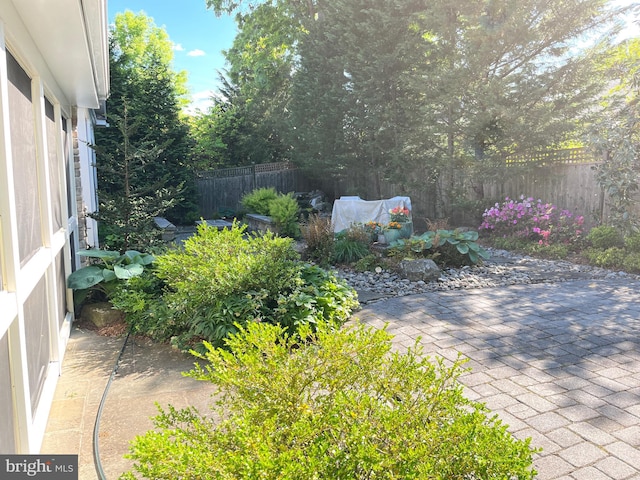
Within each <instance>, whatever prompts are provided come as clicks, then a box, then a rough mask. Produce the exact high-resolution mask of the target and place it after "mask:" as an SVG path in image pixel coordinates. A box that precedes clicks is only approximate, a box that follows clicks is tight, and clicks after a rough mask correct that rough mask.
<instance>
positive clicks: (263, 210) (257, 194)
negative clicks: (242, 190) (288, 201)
mask: <svg viewBox="0 0 640 480" xmlns="http://www.w3.org/2000/svg"><path fill="white" fill-rule="evenodd" d="M276 198H278V192H276V190H275V188H273V187H270V188H258V189H256V190H253V191H252V192H250V193H247V194H246V195H245V196H244V197H242V200H240V203H241V204H242V206H243V207H244V208H246V209H247V211H249V213H257V214H258V215H269V204H270V203H271V202H272V201H273V200H275V199H276Z"/></svg>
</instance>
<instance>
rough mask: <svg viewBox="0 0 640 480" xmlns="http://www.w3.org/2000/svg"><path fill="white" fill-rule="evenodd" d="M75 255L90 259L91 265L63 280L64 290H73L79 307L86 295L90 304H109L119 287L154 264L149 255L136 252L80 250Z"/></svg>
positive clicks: (151, 256)
mask: <svg viewBox="0 0 640 480" xmlns="http://www.w3.org/2000/svg"><path fill="white" fill-rule="evenodd" d="M78 255H80V256H82V257H88V258H91V259H92V260H93V261H94V263H93V264H91V265H87V266H86V267H82V268H80V269H78V270H76V271H75V272H73V273H72V274H71V275H69V278H67V286H68V287H69V288H71V289H73V290H74V296H75V297H74V300H75V301H76V303H82V302H83V301H84V300H85V299H86V298H88V296H89V295H92V296H93V297H92V298H93V299H94V300H98V301H105V300H109V299H110V298H111V296H112V294H113V291H114V290H115V289H116V288H117V286H118V284H119V283H122V282H124V281H126V280H128V279H130V278H133V277H137V276H139V275H142V273H143V272H144V270H145V267H146V266H148V265H151V264H152V263H153V262H154V261H155V257H154V256H153V255H150V254H148V253H141V252H138V251H136V250H127V251H126V252H124V253H123V254H120V252H116V251H113V250H83V251H81V252H78Z"/></svg>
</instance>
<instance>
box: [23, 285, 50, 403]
mask: <svg viewBox="0 0 640 480" xmlns="http://www.w3.org/2000/svg"><path fill="white" fill-rule="evenodd" d="M48 312H49V309H48V302H47V288H46V283H45V279H44V278H42V279H41V280H40V281H39V282H38V284H37V285H36V287H35V288H34V289H33V292H31V295H29V298H27V301H26V302H25V304H24V328H25V338H26V347H27V348H26V351H27V369H28V371H29V391H30V392H31V408H32V412H33V414H34V415H35V410H36V407H37V406H38V402H39V400H40V394H41V393H42V387H43V385H44V381H45V378H46V375H47V369H48V367H49V359H50V358H51V356H50V355H51V352H50V347H49V336H50V333H49V313H48Z"/></svg>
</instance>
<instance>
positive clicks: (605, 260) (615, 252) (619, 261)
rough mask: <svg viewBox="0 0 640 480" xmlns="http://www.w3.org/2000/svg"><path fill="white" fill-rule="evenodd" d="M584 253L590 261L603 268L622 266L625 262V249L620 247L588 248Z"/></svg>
mask: <svg viewBox="0 0 640 480" xmlns="http://www.w3.org/2000/svg"><path fill="white" fill-rule="evenodd" d="M584 255H585V256H586V257H587V259H588V260H589V263H590V264H592V265H596V266H598V267H603V268H621V267H623V266H624V262H625V256H626V254H625V251H624V250H623V249H621V248H618V247H611V248H607V249H606V250H603V249H600V248H588V249H587V250H585V252H584Z"/></svg>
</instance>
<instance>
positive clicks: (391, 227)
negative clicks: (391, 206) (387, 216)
mask: <svg viewBox="0 0 640 480" xmlns="http://www.w3.org/2000/svg"><path fill="white" fill-rule="evenodd" d="M384 238H385V239H386V241H387V243H392V242H395V241H396V240H399V239H400V238H402V224H401V223H400V222H393V221H392V222H389V223H387V224H386V225H385V227H384Z"/></svg>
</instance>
